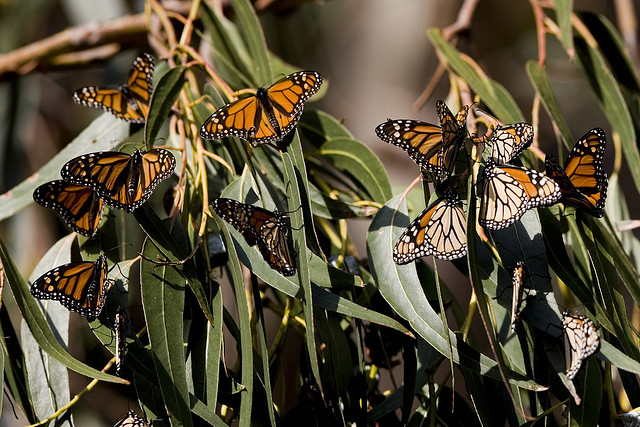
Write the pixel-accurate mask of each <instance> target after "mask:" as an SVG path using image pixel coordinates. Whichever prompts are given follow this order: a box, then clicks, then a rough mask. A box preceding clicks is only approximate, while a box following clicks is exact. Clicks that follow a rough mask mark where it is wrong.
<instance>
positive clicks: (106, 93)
mask: <svg viewBox="0 0 640 427" xmlns="http://www.w3.org/2000/svg"><path fill="white" fill-rule="evenodd" d="M153 69H154V62H153V57H152V56H151V55H149V54H148V53H143V54H142V55H140V56H138V57H137V58H136V59H135V61H133V65H132V66H131V71H130V72H129V77H128V79H127V83H125V84H123V85H122V86H121V87H120V88H119V89H107V88H104V87H100V86H87V87H83V88H81V89H78V90H76V91H75V92H74V93H73V100H74V101H75V102H77V103H78V104H82V105H85V106H87V107H93V108H102V109H103V110H106V111H109V112H110V113H111V114H113V115H114V116H116V117H118V118H120V119H123V120H126V121H128V122H132V123H144V122H145V121H146V119H147V116H148V114H149V101H150V99H151V93H152V91H153Z"/></svg>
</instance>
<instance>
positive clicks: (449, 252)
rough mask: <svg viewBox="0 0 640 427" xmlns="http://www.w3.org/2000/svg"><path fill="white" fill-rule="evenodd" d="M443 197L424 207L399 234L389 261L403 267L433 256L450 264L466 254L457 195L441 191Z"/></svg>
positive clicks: (464, 225)
mask: <svg viewBox="0 0 640 427" xmlns="http://www.w3.org/2000/svg"><path fill="white" fill-rule="evenodd" d="M441 190H442V191H443V196H442V197H440V198H439V199H437V200H436V201H435V202H433V203H432V204H430V205H429V206H427V208H426V209H425V210H424V211H422V213H421V214H420V215H418V217H417V218H416V219H414V220H413V221H412V222H411V224H409V227H407V229H406V230H405V231H404V232H403V233H402V235H401V236H400V239H398V242H397V243H396V246H395V248H394V249H393V260H394V261H395V262H396V263H397V264H407V263H409V262H411V261H413V260H415V259H417V258H421V257H424V256H427V255H433V256H435V257H436V258H439V259H444V260H452V259H456V258H460V257H463V256H465V255H466V254H467V217H466V215H465V213H464V210H463V209H462V205H461V203H460V199H459V197H458V195H457V194H456V193H455V191H453V190H452V189H450V188H449V187H443V188H442V189H441Z"/></svg>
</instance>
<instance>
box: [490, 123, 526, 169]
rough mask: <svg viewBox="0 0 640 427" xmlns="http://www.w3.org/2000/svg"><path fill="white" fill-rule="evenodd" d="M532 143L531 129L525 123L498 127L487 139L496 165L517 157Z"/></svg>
mask: <svg viewBox="0 0 640 427" xmlns="http://www.w3.org/2000/svg"><path fill="white" fill-rule="evenodd" d="M532 142H533V127H532V126H531V125H529V124H527V123H515V124H511V125H508V126H501V127H498V128H496V129H495V130H494V131H493V133H492V134H491V137H490V138H489V143H490V144H491V157H492V158H493V159H494V160H495V161H496V163H498V164H503V163H508V162H510V161H511V160H513V159H514V158H516V157H518V156H519V155H520V154H521V153H522V152H523V151H524V150H526V149H527V148H528V147H529V146H530V145H531V143H532Z"/></svg>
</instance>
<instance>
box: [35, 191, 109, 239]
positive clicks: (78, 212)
mask: <svg viewBox="0 0 640 427" xmlns="http://www.w3.org/2000/svg"><path fill="white" fill-rule="evenodd" d="M33 200H35V201H36V202H37V203H38V204H40V205H42V206H44V207H45V208H50V209H53V210H54V211H56V212H57V213H58V214H60V216H61V217H62V219H63V220H64V222H65V223H66V224H67V225H68V226H69V228H71V229H72V230H73V231H75V232H77V233H80V234H82V235H84V236H87V237H94V236H95V235H96V234H97V232H98V225H99V224H100V216H101V215H102V205H103V202H102V199H100V197H98V194H97V193H96V192H95V191H93V190H92V189H91V188H89V187H86V186H84V185H78V184H72V183H70V182H67V181H64V180H57V181H50V182H47V183H45V184H42V185H41V186H39V187H38V188H36V189H35V191H34V192H33Z"/></svg>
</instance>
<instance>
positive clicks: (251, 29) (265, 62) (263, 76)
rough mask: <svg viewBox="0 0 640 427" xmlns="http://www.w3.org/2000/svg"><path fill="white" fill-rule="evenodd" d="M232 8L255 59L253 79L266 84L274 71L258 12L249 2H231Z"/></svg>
mask: <svg viewBox="0 0 640 427" xmlns="http://www.w3.org/2000/svg"><path fill="white" fill-rule="evenodd" d="M231 6H232V7H233V10H234V11H235V12H236V15H237V21H238V27H239V28H240V33H241V34H242V38H243V39H244V42H245V44H246V46H247V49H248V50H249V55H250V57H251V58H252V59H253V67H254V68H253V70H252V71H253V78H254V80H255V81H256V82H258V84H265V83H266V82H268V81H269V80H270V79H271V78H272V77H273V71H272V69H271V62H270V61H269V55H268V54H267V43H266V40H265V38H264V34H263V33H262V26H261V25H260V21H259V20H258V16H257V15H256V11H255V10H254V9H253V6H252V5H251V3H249V1H248V0H231Z"/></svg>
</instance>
